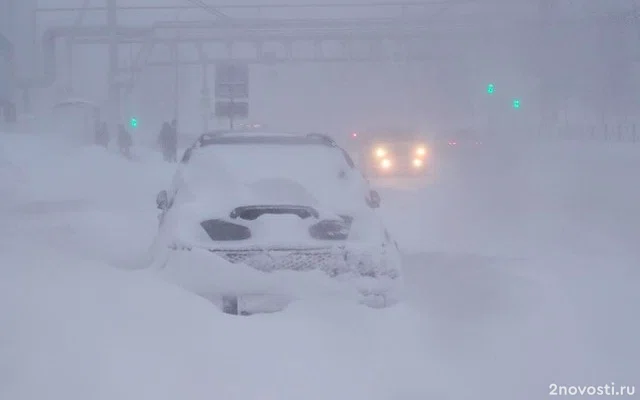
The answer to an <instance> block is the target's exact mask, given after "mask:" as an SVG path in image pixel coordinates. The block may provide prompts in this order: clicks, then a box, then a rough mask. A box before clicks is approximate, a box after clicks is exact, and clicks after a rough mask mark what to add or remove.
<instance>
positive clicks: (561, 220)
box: [0, 134, 640, 400]
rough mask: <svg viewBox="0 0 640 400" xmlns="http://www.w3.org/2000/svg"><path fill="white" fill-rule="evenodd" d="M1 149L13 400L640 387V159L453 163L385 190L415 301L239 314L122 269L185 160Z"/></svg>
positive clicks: (3, 334)
mask: <svg viewBox="0 0 640 400" xmlns="http://www.w3.org/2000/svg"><path fill="white" fill-rule="evenodd" d="M0 140H1V141H2V142H1V143H2V147H1V149H2V151H1V152H0V179H1V181H2V185H0V195H1V198H2V199H3V202H2V206H1V209H0V216H1V217H2V222H3V223H2V226H1V227H0V239H1V244H0V325H1V326H2V327H9V329H4V328H3V329H2V330H1V331H0V398H2V399H5V398H6V399H19V400H27V399H28V400H31V399H34V400H35V399H38V400H40V399H42V398H45V397H46V398H47V399H65V400H67V399H75V398H78V399H80V398H82V399H105V400H106V399H113V398H118V399H136V400H138V399H140V398H153V399H154V400H159V399H178V398H180V399H210V398H220V399H238V400H240V399H243V400H254V399H255V400H258V399H260V400H263V399H282V400H289V399H291V400H293V399H296V400H297V399H300V398H305V399H318V400H320V399H327V398H331V399H334V400H336V399H340V400H342V399H344V400H347V399H348V400H356V399H367V400H372V399H376V400H377V399H380V400H383V399H384V400H392V399H393V400H424V399H474V400H478V399H487V400H489V399H491V400H496V399H497V400H501V399H505V400H506V399H513V398H519V399H532V400H534V399H541V398H544V397H546V396H547V395H548V394H549V385H550V384H552V383H557V384H559V385H576V386H577V385H601V384H607V383H611V382H615V383H616V384H617V385H638V384H640V382H638V381H637V380H638V374H637V371H638V370H640V363H639V362H638V360H639V359H640V350H639V347H640V346H638V341H637V338H638V337H640V328H639V326H640V324H639V323H638V322H637V316H638V315H639V314H640V313H639V312H638V308H639V305H640V295H639V294H638V290H637V288H638V283H639V282H640V279H639V276H638V275H639V272H638V271H639V268H638V267H639V266H640V250H639V249H638V246H637V238H638V237H640V213H639V212H638V208H637V207H638V204H640V190H638V188H637V187H634V186H637V184H635V183H633V181H631V179H630V178H631V177H629V178H626V177H627V176H629V171H633V170H636V171H637V170H638V168H639V167H640V149H638V148H633V147H626V148H625V147H615V146H603V145H596V144H579V143H571V144H560V143H556V144H536V145H533V144H532V145H529V146H519V147H516V146H514V147H511V148H506V147H504V146H503V147H501V148H492V149H491V150H490V151H489V150H485V152H486V153H485V154H479V155H477V156H475V157H457V156H455V155H450V156H449V158H447V159H444V160H443V161H442V164H441V166H440V167H441V168H440V170H439V175H438V179H435V180H433V181H430V182H428V184H424V185H419V186H418V187H412V186H411V185H410V184H406V182H405V183H401V184H396V185H394V183H393V182H381V183H380V191H381V194H382V198H383V208H382V212H383V215H384V217H385V219H386V220H387V221H388V224H389V226H390V228H391V230H392V231H393V232H394V234H395V236H396V237H397V239H398V242H399V243H400V246H401V247H402V249H403V251H404V253H405V259H406V263H407V265H406V274H407V278H408V279H407V281H408V293H407V297H408V298H407V302H406V304H403V305H402V306H399V307H396V308H394V309H390V310H385V311H383V312H378V311H372V310H366V309H362V308H360V307H345V306H344V305H341V304H325V303H323V304H316V303H313V302H308V303H301V304H296V305H295V306H293V307H291V308H290V309H288V310H286V311H285V312H283V313H280V314H276V315H265V316H256V317H251V318H241V319H238V318H233V317H230V316H226V315H222V314H220V313H219V312H217V311H216V310H215V309H212V308H211V307H210V305H209V304H208V303H207V302H206V301H204V300H202V299H199V298H197V297H195V296H192V295H190V294H188V293H185V292H184V291H182V290H179V289H177V288H174V287H172V286H170V285H166V284H164V283H162V282H160V281H159V280H158V279H155V278H154V277H153V276H149V275H148V274H145V273H140V272H139V271H136V272H129V271H126V272H124V271H121V270H122V269H124V270H127V269H131V267H132V266H134V265H136V264H137V263H138V261H139V260H140V259H141V258H142V257H144V255H145V251H146V249H147V247H148V245H149V244H150V243H151V239H152V237H153V234H154V233H155V228H156V226H157V221H156V210H155V204H154V199H155V195H156V193H157V192H158V190H160V189H162V188H164V187H165V186H166V185H167V184H168V182H169V179H170V177H171V174H172V172H173V167H174V166H172V165H167V164H164V163H161V162H160V157H159V155H156V154H154V153H150V152H141V153H140V154H139V156H140V160H139V161H137V162H135V163H129V162H125V161H123V160H121V159H120V158H119V157H117V156H116V155H114V154H109V153H106V152H104V151H102V150H100V149H95V148H84V149H78V148H72V147H67V146H64V145H55V144H53V143H51V142H50V141H47V140H45V139H43V138H41V137H35V136H34V137H30V136H26V137H19V136H16V135H7V134H4V135H1V136H0ZM47 149H49V150H50V151H46V150H47ZM114 267H116V268H114Z"/></svg>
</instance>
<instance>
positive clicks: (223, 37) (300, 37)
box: [18, 0, 636, 103]
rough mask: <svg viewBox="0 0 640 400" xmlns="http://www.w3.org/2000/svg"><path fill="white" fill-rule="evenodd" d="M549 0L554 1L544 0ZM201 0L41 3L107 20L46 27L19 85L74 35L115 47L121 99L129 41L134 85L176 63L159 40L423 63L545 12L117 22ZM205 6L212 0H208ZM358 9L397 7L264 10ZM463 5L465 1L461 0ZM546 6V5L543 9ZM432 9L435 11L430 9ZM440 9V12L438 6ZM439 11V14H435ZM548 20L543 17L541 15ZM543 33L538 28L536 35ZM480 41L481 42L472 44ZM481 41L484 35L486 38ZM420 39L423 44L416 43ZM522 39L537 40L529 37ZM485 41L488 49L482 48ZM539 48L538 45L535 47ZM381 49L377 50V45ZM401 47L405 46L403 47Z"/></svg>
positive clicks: (229, 55)
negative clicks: (158, 53)
mask: <svg viewBox="0 0 640 400" xmlns="http://www.w3.org/2000/svg"><path fill="white" fill-rule="evenodd" d="M540 1H541V2H545V1H548V0H540ZM194 3H195V4H191V5H181V6H118V5H117V4H116V0H106V5H105V6H97V7H84V8H82V9H79V8H73V7H67V8H63V7H61V8H49V9H38V10H37V11H36V12H37V13H56V12H58V13H59V12H70V11H73V12H78V11H82V12H84V13H90V12H94V13H95V12H102V13H104V12H105V11H106V13H107V17H108V18H107V22H108V23H107V25H106V26H75V27H57V28H50V29H48V30H47V31H46V32H45V33H44V35H43V52H44V61H43V62H44V70H45V75H44V76H43V77H36V78H33V79H28V80H24V79H23V80H22V81H20V82H19V83H18V86H19V87H21V88H26V89H28V88H38V87H47V86H50V85H51V84H52V83H53V81H54V80H55V78H56V68H55V64H56V60H55V54H56V53H55V48H56V46H55V45H56V40H57V39H58V38H65V37H73V38H74V40H73V43H74V44H85V45H86V44H91V45H97V44H106V45H108V46H109V59H110V61H109V78H108V80H109V90H110V96H109V98H110V100H111V101H113V102H114V103H115V102H117V100H116V98H117V96H116V91H117V89H116V88H117V87H118V86H122V85H123V84H125V82H123V79H122V78H123V75H122V74H123V72H124V71H125V69H124V68H122V67H121V66H120V65H119V63H118V46H119V45H123V44H140V45H141V46H140V47H141V48H140V51H139V53H138V56H137V57H136V62H135V63H134V65H133V66H132V67H130V68H127V69H126V70H127V71H132V72H133V74H129V75H130V76H128V77H127V78H126V79H125V80H124V81H128V83H126V84H127V85H128V86H129V90H131V89H130V88H131V84H133V83H134V80H135V79H136V77H137V76H139V74H140V71H142V69H143V68H144V67H146V66H164V65H175V60H174V59H160V60H157V59H156V60H153V59H152V57H151V53H152V52H153V49H154V47H155V46H156V45H158V44H161V45H166V46H168V47H173V46H174V45H176V46H179V45H188V46H195V48H199V49H200V51H199V55H198V56H197V57H194V58H193V59H179V60H178V63H179V64H180V65H208V64H212V63H216V62H220V61H229V60H233V61H240V62H247V63H251V64H266V65H269V64H279V63H303V62H305V63H316V62H394V61H407V62H418V61H419V62H424V61H430V60H439V59H443V58H456V57H458V58H459V57H470V58H474V57H475V56H476V54H475V53H474V52H477V55H478V57H479V56H482V57H487V56H488V55H487V54H486V53H487V51H489V52H490V51H491V49H492V48H493V47H496V48H497V47H499V44H497V40H496V41H495V43H492V46H490V47H487V46H486V42H487V38H488V37H493V38H499V37H500V36H501V35H502V36H504V35H510V34H512V32H513V31H514V30H517V31H525V30H529V31H531V32H539V30H540V19H536V18H535V17H534V18H532V17H531V16H523V17H521V18H519V19H517V18H514V19H503V20H493V21H491V23H487V22H486V21H483V20H478V19H477V18H474V19H468V18H466V17H464V16H458V17H453V19H452V17H451V16H449V17H448V18H443V17H442V15H441V12H442V10H443V7H444V6H445V5H446V4H447V1H445V0H434V1H431V2H419V1H413V2H411V1H406V2H404V3H391V2H387V3H384V2H382V3H369V4H345V3H342V4H338V3H336V4H304V5H294V4H272V5H268V6H265V5H236V6H229V5H216V7H215V9H214V11H211V12H210V14H212V16H213V17H214V19H209V20H204V21H164V22H156V23H153V24H150V25H148V26H141V27H124V26H118V24H117V16H116V14H117V12H124V11H136V10H137V11H153V10H176V11H181V10H195V9H202V8H203V7H204V6H203V4H205V3H202V4H201V2H200V0H194ZM205 5H206V4H205ZM332 7H333V8H335V9H338V10H339V9H343V8H350V9H358V10H366V9H371V8H375V7H379V8H384V9H385V10H394V11H389V12H388V13H387V15H388V16H387V17H384V18H380V17H375V18H374V17H362V18H298V19H291V18H266V17H264V18H260V17H259V14H260V11H261V10H269V11H273V10H276V9H283V10H288V9H296V10H302V9H310V10H313V9H331V8H332ZM459 7H461V6H459ZM543 9H544V7H541V15H542V10H543ZM238 10H245V11H247V10H254V11H255V13H256V17H251V18H249V17H237V16H234V13H236V12H239V11H238ZM425 10H429V12H427V11H425ZM434 11H435V12H434ZM435 16H437V17H435ZM634 17H635V15H629V13H620V14H615V15H599V16H588V17H583V18H580V17H578V18H576V17H563V18H562V19H556V25H555V26H554V29H558V26H560V25H561V28H562V29H572V27H576V26H585V25H589V24H594V23H601V22H608V23H614V24H624V23H630V24H633V23H634V22H635V20H636V18H634ZM542 19H544V17H542ZM536 36H537V34H536ZM474 40H476V42H475V44H471V45H469V43H470V42H473V41H474ZM481 41H484V43H482V42H481ZM330 42H341V43H345V44H346V46H345V47H346V49H351V50H347V51H344V52H342V53H341V54H329V52H327V51H325V50H324V45H326V44H328V43H330ZM357 42H367V43H368V44H369V50H367V51H363V52H360V53H358V52H356V50H355V48H356V47H357V46H355V44H356V43H357ZM216 43H218V44H222V45H224V46H226V47H227V52H226V53H224V52H222V53H221V54H216V55H211V54H207V49H206V48H204V46H207V45H209V44H216ZM239 43H244V44H246V43H249V44H251V45H252V47H253V48H254V50H255V51H254V55H253V56H246V55H245V56H238V57H236V58H234V51H233V49H234V47H235V46H236V45H237V44H239ZM294 43H305V44H306V45H308V47H309V48H311V49H312V50H313V51H312V54H313V55H311V56H299V55H296V54H294V53H293V51H292V50H291V49H292V48H293V45H294ZM385 43H391V45H390V46H391V47H392V48H393V49H394V51H392V54H388V53H385V51H384V48H385V46H384V45H385ZM418 43H420V44H418ZM267 44H276V45H277V46H278V47H279V48H281V49H283V50H284V51H283V53H284V55H279V54H276V53H277V52H268V51H264V49H265V46H266V45H267ZM523 45H524V46H527V45H533V43H531V44H527V43H524V44H523ZM483 48H484V49H483ZM532 48H535V47H532ZM375 49H378V50H377V51H376V50H375ZM402 49H406V51H405V52H404V53H403V52H402Z"/></svg>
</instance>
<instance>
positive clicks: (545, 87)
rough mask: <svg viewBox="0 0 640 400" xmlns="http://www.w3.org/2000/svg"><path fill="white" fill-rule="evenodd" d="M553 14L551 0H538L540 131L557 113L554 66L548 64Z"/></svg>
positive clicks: (549, 125)
mask: <svg viewBox="0 0 640 400" xmlns="http://www.w3.org/2000/svg"><path fill="white" fill-rule="evenodd" d="M552 15H553V1H552V0H538V18H539V21H538V24H539V25H538V29H539V32H540V35H539V37H540V40H541V42H540V43H538V46H537V47H538V49H540V50H538V51H539V53H538V57H537V60H536V63H537V64H538V65H537V69H538V76H539V77H540V86H539V90H540V91H539V93H538V101H539V102H540V106H539V107H540V133H543V131H545V130H547V129H549V128H550V127H551V124H552V122H553V120H554V118H553V116H554V113H557V110H556V109H555V104H554V97H555V94H554V85H553V81H554V79H553V76H552V74H554V73H555V72H554V71H553V70H554V68H553V66H552V65H550V62H551V60H553V57H551V56H552V54H553V51H552V49H553V44H552V43H553V37H552V35H553V32H552V30H551V28H552V26H553V23H552Z"/></svg>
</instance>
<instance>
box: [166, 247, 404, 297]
mask: <svg viewBox="0 0 640 400" xmlns="http://www.w3.org/2000/svg"><path fill="white" fill-rule="evenodd" d="M172 250H173V251H171V252H170V253H173V256H169V259H175V260H176V261H177V259H178V258H179V259H180V260H181V261H180V263H184V262H185V261H186V260H185V259H184V258H183V257H182V256H184V255H185V254H184V253H195V252H197V253H199V254H200V257H199V259H200V260H202V258H201V256H202V254H203V253H204V252H206V253H208V254H209V255H210V256H211V255H215V256H217V257H216V259H218V260H224V261H223V262H224V265H226V267H221V266H220V265H219V264H217V263H216V262H211V263H210V265H211V267H212V269H221V268H225V269H226V272H225V273H224V274H225V278H228V277H229V275H230V272H231V271H233V272H237V273H238V274H239V276H242V277H244V276H245V275H243V274H244V273H245V272H246V270H247V267H248V270H250V271H254V273H253V274H251V275H252V276H251V278H249V277H247V280H250V279H254V278H255V274H258V275H261V276H262V277H263V278H264V288H265V291H264V293H265V294H269V295H279V294H284V295H285V296H286V297H289V298H291V299H294V298H296V297H305V296H304V295H307V294H308V293H306V292H307V291H313V290H315V289H316V288H320V289H319V290H320V291H322V290H323V289H322V288H326V285H324V284H322V283H320V284H318V285H317V287H316V288H312V287H311V286H316V285H309V281H308V280H306V281H304V282H302V281H296V280H295V279H293V280H290V283H289V284H287V285H286V286H288V287H287V288H286V290H284V291H283V292H285V293H277V291H278V289H277V288H275V290H274V285H273V284H272V282H273V280H274V279H276V280H278V281H284V280H287V279H290V278H292V277H293V276H296V277H298V278H300V277H303V276H306V275H310V276H311V275H313V276H314V277H315V276H318V275H320V276H324V277H325V278H323V280H326V278H329V279H328V280H330V281H332V282H335V283H336V284H340V285H342V287H348V288H349V292H352V293H353V294H354V295H355V296H354V299H357V301H359V302H361V303H363V304H366V305H368V306H370V307H375V308H383V307H389V306H392V305H394V304H396V303H397V302H398V301H399V299H400V297H401V296H400V294H401V292H402V287H403V282H402V270H401V260H400V256H399V253H398V251H397V249H396V247H395V246H382V245H381V246H376V247H374V248H372V247H371V246H364V247H358V248H355V247H353V246H350V247H347V246H336V247H331V248H293V249H292V248H276V247H271V248H245V249H242V248H215V249H201V248H198V249H191V248H188V247H182V246H181V247H174V248H173V249H172ZM178 253H182V256H179V255H178ZM169 264H174V262H171V261H170V262H169ZM179 268H180V267H179ZM300 272H308V274H307V273H303V274H302V275H300V274H299V273H300ZM292 274H293V275H292ZM242 277H240V278H239V280H241V281H242V284H241V285H239V286H238V287H237V288H236V287H235V286H236V285H235V284H234V283H231V284H230V285H229V287H227V288H220V287H219V286H218V288H217V289H216V290H214V291H215V292H217V293H219V292H221V291H223V292H224V293H223V294H225V295H229V294H233V295H238V296H243V295H252V296H255V295H256V293H257V292H260V288H259V286H260V285H261V284H260V283H259V284H258V287H257V288H256V286H254V287H251V288H250V289H249V290H248V291H247V289H245V288H244V283H245V280H244V278H242ZM283 286H284V285H283ZM291 286H297V287H296V288H291ZM289 289H292V290H291V291H289ZM354 289H355V290H354ZM199 292H201V293H202V292H203V290H202V289H201V290H199ZM291 293H294V294H293V295H291V296H287V295H289V294H291ZM298 294H303V295H302V296H298ZM349 297H351V296H349ZM278 308H280V307H278Z"/></svg>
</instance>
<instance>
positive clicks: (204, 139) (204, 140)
mask: <svg viewBox="0 0 640 400" xmlns="http://www.w3.org/2000/svg"><path fill="white" fill-rule="evenodd" d="M222 144H278V145H322V146H330V147H337V144H336V142H335V141H334V140H333V139H332V138H331V137H330V136H329V135H326V134H322V133H308V134H295V133H273V132H262V131H253V130H251V131H214V132H210V133H205V134H204V135H202V136H200V137H199V138H198V141H197V142H196V147H207V146H213V145H222Z"/></svg>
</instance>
